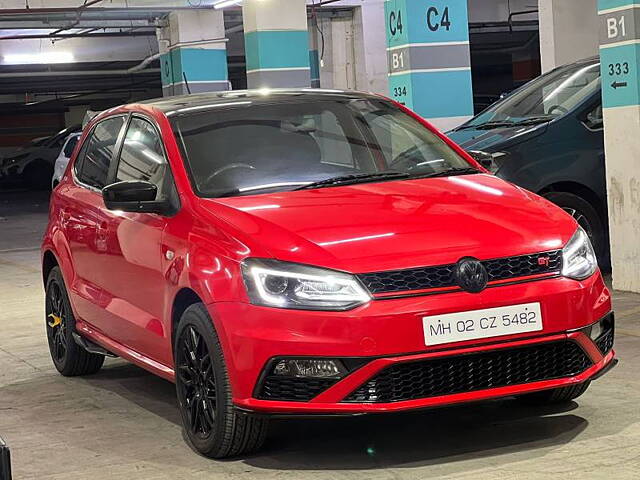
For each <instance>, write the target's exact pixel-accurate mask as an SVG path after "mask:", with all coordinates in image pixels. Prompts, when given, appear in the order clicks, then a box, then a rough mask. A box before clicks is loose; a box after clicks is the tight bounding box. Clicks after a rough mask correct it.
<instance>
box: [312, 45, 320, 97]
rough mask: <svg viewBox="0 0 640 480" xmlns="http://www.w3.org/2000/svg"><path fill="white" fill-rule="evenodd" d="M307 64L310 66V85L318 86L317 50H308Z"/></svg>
mask: <svg viewBox="0 0 640 480" xmlns="http://www.w3.org/2000/svg"><path fill="white" fill-rule="evenodd" d="M309 65H310V67H311V86H312V87H315V88H318V87H320V54H319V53H318V50H309Z"/></svg>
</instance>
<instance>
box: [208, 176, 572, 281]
mask: <svg viewBox="0 0 640 480" xmlns="http://www.w3.org/2000/svg"><path fill="white" fill-rule="evenodd" d="M199 202H200V206H201V207H202V208H203V209H204V211H205V212H206V214H207V215H214V216H215V217H216V219H217V220H218V221H217V222H216V223H218V224H220V221H222V222H224V223H225V224H226V226H225V227H224V230H226V233H227V234H229V235H231V236H232V237H234V238H235V240H236V241H238V242H240V243H241V244H242V245H243V247H242V248H239V249H238V248H233V249H232V250H233V251H234V253H233V255H237V256H238V257H239V258H242V257H247V256H258V257H264V256H268V257H273V258H277V259H280V260H286V261H291V262H299V263H306V264H313V265H319V266H324V267H327V268H334V269H338V270H345V271H350V272H354V273H361V272H370V271H377V270H388V269H400V268H410V267H415V266H425V265H441V264H448V263H454V262H456V261H458V260H459V259H460V258H461V257H465V256H472V257H476V258H479V259H489V258H498V257H505V256H512V255H521V254H527V253H536V252H543V251H548V250H553V249H558V248H560V247H561V246H563V245H564V244H565V243H566V242H567V241H568V240H569V238H570V237H571V235H572V234H573V233H574V231H575V229H576V224H575V222H574V221H573V219H572V218H571V217H570V216H569V215H567V214H566V213H565V212H563V211H562V210H561V209H559V208H558V207H556V206H554V205H552V204H551V203H549V202H547V201H546V200H544V199H542V198H540V197H538V196H536V195H534V194H532V193H530V192H527V191H526V190H523V189H521V188H519V187H517V186H515V185H512V184H509V183H507V182H505V181H503V180H501V179H499V178H496V177H494V176H491V175H488V174H478V175H465V176H454V177H446V178H432V179H419V180H403V181H389V182H379V183H367V184H359V185H351V186H342V187H330V188H321V189H314V190H302V191H295V192H282V193H277V194H264V195H253V196H247V197H231V198H221V199H200V200H199ZM236 247H237V245H236Z"/></svg>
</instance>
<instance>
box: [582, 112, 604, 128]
mask: <svg viewBox="0 0 640 480" xmlns="http://www.w3.org/2000/svg"><path fill="white" fill-rule="evenodd" d="M584 124H585V126H586V127H587V128H589V129H591V130H599V129H601V128H604V121H603V118H602V112H600V115H597V114H596V112H595V111H594V112H589V113H588V114H587V117H586V119H585V121H584Z"/></svg>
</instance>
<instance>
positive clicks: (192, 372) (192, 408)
mask: <svg viewBox="0 0 640 480" xmlns="http://www.w3.org/2000/svg"><path fill="white" fill-rule="evenodd" d="M194 359H195V360H194ZM174 360H175V370H176V394H177V396H178V406H179V408H180V414H181V416H182V424H183V428H184V433H185V437H186V439H187V441H188V442H189V443H190V445H191V446H192V447H193V448H194V449H195V450H196V451H198V452H199V453H200V454H202V455H204V456H207V457H210V458H225V457H232V456H237V455H241V454H246V453H249V452H252V451H255V450H257V449H259V448H260V447H261V446H262V444H263V443H264V440H265V438H266V434H267V428H268V420H267V419H266V418H261V417H257V416H254V415H251V414H249V413H244V412H239V411H237V410H236V409H235V408H234V406H233V400H232V395H231V384H230V382H229V373H228V370H227V367H226V364H225V361H224V355H223V353H222V348H221V346H220V339H219V338H218V335H217V333H216V331H215V328H214V326H213V322H212V321H211V318H210V317H209V314H208V313H207V310H206V308H205V307H204V305H202V304H201V303H196V304H194V305H191V306H190V307H189V308H187V309H186V310H185V312H184V314H183V315H182V317H181V318H180V322H179V323H178V328H177V330H176V336H175V344H174ZM200 402H202V403H200Z"/></svg>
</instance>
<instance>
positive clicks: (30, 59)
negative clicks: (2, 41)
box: [2, 52, 75, 65]
mask: <svg viewBox="0 0 640 480" xmlns="http://www.w3.org/2000/svg"><path fill="white" fill-rule="evenodd" d="M2 60H3V63H5V64H8V65H24V64H34V63H40V64H47V63H72V62H73V61H75V58H74V56H73V53H71V52H38V53H8V54H6V55H3V56H2Z"/></svg>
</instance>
